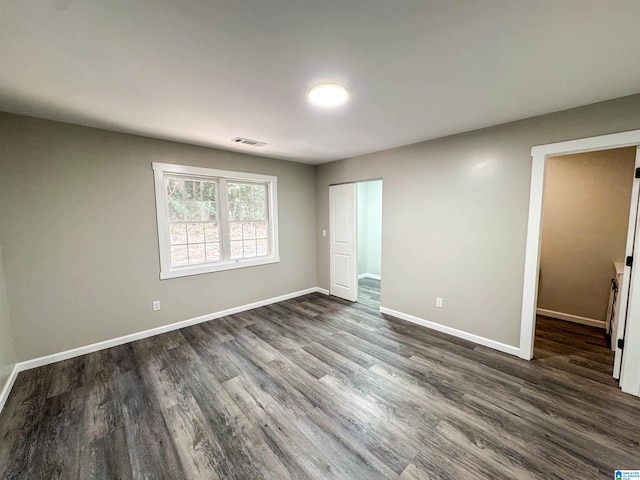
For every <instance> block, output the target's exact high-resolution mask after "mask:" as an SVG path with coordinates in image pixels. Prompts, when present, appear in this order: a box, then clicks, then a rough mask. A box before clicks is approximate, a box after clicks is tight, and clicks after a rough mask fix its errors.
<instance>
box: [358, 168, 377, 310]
mask: <svg viewBox="0 0 640 480" xmlns="http://www.w3.org/2000/svg"><path fill="white" fill-rule="evenodd" d="M356 212H357V213H356V217H357V226H356V229H357V232H356V236H357V239H358V241H357V251H358V255H357V270H358V303H362V304H365V305H368V306H370V307H372V308H374V309H376V310H378V309H379V308H380V282H381V280H382V276H381V273H382V180H370V181H366V182H359V183H357V184H356Z"/></svg>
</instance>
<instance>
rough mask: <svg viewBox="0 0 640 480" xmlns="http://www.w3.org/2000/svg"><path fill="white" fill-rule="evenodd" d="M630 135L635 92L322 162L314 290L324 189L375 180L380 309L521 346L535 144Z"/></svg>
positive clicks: (323, 244) (321, 268)
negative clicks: (380, 195)
mask: <svg viewBox="0 0 640 480" xmlns="http://www.w3.org/2000/svg"><path fill="white" fill-rule="evenodd" d="M460 114H461V115H463V114H464V112H460ZM634 129H640V95H635V96H631V97H625V98H621V99H616V100H613V101H609V102H603V103H599V104H595V105H590V106H587V107H581V108H577V109H573V110H567V111H564V112H559V113H555V114H550V115H545V116H541V117H536V118H531V119H527V120H522V121H519V122H513V123H509V124H505V125H500V126H496V127H492V128H487V129H483V130H477V131H474V132H469V133H464V134H460V135H455V136H451V137H446V138H441V139H437V140H433V141H429V142H424V143H419V144H415V145H408V146H405V147H400V148H395V149H392V150H386V151H382V152H378V153H374V154H370V155H364V156H360V157H355V158H351V159H346V160H341V161H337V162H332V163H328V164H324V165H321V166H320V167H318V172H317V191H316V198H317V201H318V215H317V219H318V224H317V238H318V239H319V240H318V284H319V286H320V287H323V288H328V284H329V270H328V267H329V244H328V238H329V236H327V237H322V236H321V235H320V233H321V231H322V229H328V228H329V216H328V215H329V214H328V205H329V200H328V191H329V185H330V184H334V183H341V182H349V181H358V180H365V179H369V178H378V177H381V178H382V179H383V182H384V202H383V215H382V222H383V230H382V271H383V272H384V282H383V283H382V299H381V302H382V305H383V306H385V307H387V308H391V309H394V310H397V311H400V312H403V313H407V314H410V315H415V316H418V317H421V318H424V319H427V320H430V321H433V322H437V323H440V324H443V325H447V326H450V327H453V328H457V329H460V330H464V331H466V332H470V333H474V334H476V335H480V336H483V337H486V338H489V339H492V340H496V341H499V342H502V343H505V344H508V345H513V346H518V344H519V335H520V321H521V307H522V288H523V275H524V255H525V243H526V234H527V217H528V204H529V187H530V180H531V147H532V146H533V145H540V144H546V143H553V142H557V141H562V140H570V139H576V138H582V137H590V136H595V135H601V134H606V133H613V132H620V131H625V130H634ZM436 296H439V297H443V299H444V308H436V307H435V297H436Z"/></svg>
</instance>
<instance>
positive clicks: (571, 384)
mask: <svg viewBox="0 0 640 480" xmlns="http://www.w3.org/2000/svg"><path fill="white" fill-rule="evenodd" d="M368 288H369V287H368ZM362 293H363V295H364V293H365V289H363V290H362ZM372 295H373V294H372ZM370 300H371V302H372V304H374V303H375V301H374V298H373V297H371V298H370ZM375 308H377V305H376V307H375ZM375 308H372V307H371V306H370V305H367V302H366V301H364V300H363V301H362V302H359V303H357V304H349V303H348V302H343V301H341V300H338V299H336V298H332V297H326V296H323V295H320V294H313V295H308V296H305V297H300V298H297V299H294V300H289V301H286V302H282V303H280V304H275V305H270V306H266V307H262V308H258V309H255V310H252V311H249V312H245V313H241V314H237V315H233V316H230V317H226V318H223V319H218V320H214V321H211V322H207V323H203V324H200V325H196V326H192V327H189V328H185V329H182V330H179V331H175V332H170V333H166V334H163V335H160V336H157V337H153V338H148V339H145V340H141V341H138V342H133V343H130V344H126V345H122V346H119V347H115V348H112V349H108V350H103V351H100V352H96V353H93V354H89V355H85V356H82V357H78V358H74V359H71V360H67V361H64V362H60V363H57V364H54V365H48V366H45V367H42V368H38V369H34V370H30V371H27V372H23V373H21V374H20V375H19V377H18V379H17V381H16V383H15V386H14V388H13V391H12V392H11V395H10V397H9V399H8V402H7V404H6V407H5V409H4V411H3V412H2V414H1V415H0V478H3V479H5V478H25V479H51V478H64V479H76V478H79V479H83V480H84V479H93V478H101V479H115V478H118V479H128V478H136V479H138V478H148V479H163V478H170V479H181V478H199V479H228V478H238V479H251V480H253V479H262V478H265V479H277V480H281V479H296V480H298V479H306V478H313V479H325V478H328V479H367V480H370V479H377V478H384V479H392V478H400V479H404V480H409V479H502V478H504V479H507V478H508V479H533V478H545V479H587V478H588V479H597V478H603V479H605V478H606V479H608V478H613V471H614V469H616V468H627V469H630V468H640V447H639V442H640V428H639V427H640V399H638V398H634V397H631V396H628V395H625V394H623V393H621V392H620V391H619V390H618V389H617V387H614V386H613V385H611V384H607V382H603V381H602V380H603V378H600V376H597V375H596V376H595V377H594V378H592V376H591V374H586V375H585V371H586V370H585V369H588V370H589V371H595V372H597V373H603V374H604V373H606V372H602V371H598V369H597V368H590V367H591V366H593V365H596V366H597V365H599V364H600V358H599V357H598V355H599V353H598V350H597V349H595V347H594V351H593V352H590V353H589V354H588V355H582V354H579V353H577V350H578V347H577V346H574V347H572V348H575V349H576V350H575V351H574V352H573V353H567V352H565V354H563V355H560V356H559V355H558V353H559V352H558V351H557V350H558V349H560V347H559V346H557V345H556V343H558V342H557V340H558V338H560V337H562V335H563V332H562V330H563V328H562V325H560V326H554V325H553V324H552V323H549V322H547V321H546V320H545V321H543V322H541V325H544V334H543V331H542V329H541V330H540V332H541V336H540V339H541V341H542V340H544V342H542V343H540V344H539V345H538V347H539V349H538V350H537V352H536V353H537V354H538V356H539V359H536V360H534V361H532V362H525V361H522V360H520V359H518V358H515V357H512V356H509V355H506V354H502V353H499V352H496V351H493V350H490V349H488V348H484V347H481V346H478V345H475V344H473V343H470V342H467V341H465V340H461V339H458V338H454V337H450V336H447V335H444V334H441V333H438V332H434V331H431V330H428V329H426V328H422V327H419V326H416V325H412V324H409V323H406V322H403V321H400V320H396V319H393V318H391V317H386V316H382V315H380V314H379V313H378V312H377V311H376V310H375ZM589 348H591V347H589Z"/></svg>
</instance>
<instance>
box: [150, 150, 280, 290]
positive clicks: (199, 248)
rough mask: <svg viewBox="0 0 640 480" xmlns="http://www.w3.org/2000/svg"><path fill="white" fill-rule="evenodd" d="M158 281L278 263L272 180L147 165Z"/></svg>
mask: <svg viewBox="0 0 640 480" xmlns="http://www.w3.org/2000/svg"><path fill="white" fill-rule="evenodd" d="M153 171H154V178H155V188H156V211H157V215H158V239H159V243H160V278H161V279H165V278H174V277H182V276H186V275H197V274H200V273H208V272H216V271H219V270H228V269H231V268H242V267H249V266H254V265H264V264H267V263H275V262H279V261H280V258H279V254H278V222H277V215H276V212H277V195H276V187H277V177H271V176H267V175H257V174H251V173H239V172H229V171H225V170H212V169H208V168H197V167H186V166H182V165H170V164H166V163H155V162H154V163H153Z"/></svg>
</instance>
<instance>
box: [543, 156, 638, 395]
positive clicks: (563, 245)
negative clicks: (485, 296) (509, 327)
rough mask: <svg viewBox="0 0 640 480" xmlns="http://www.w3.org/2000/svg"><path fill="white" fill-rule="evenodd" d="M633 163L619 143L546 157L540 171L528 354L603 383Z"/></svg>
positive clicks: (610, 369)
mask: <svg viewBox="0 0 640 480" xmlns="http://www.w3.org/2000/svg"><path fill="white" fill-rule="evenodd" d="M635 163H636V148H635V147H625V148H617V149H608V150H598V151H592V152H583V153H576V154H569V155H555V156H550V157H548V158H547V164H546V168H545V178H544V185H545V189H544V195H543V200H542V232H541V233H542V238H541V245H540V268H539V278H538V298H537V308H536V313H537V318H536V331H535V340H534V359H535V360H536V361H539V362H541V363H544V364H545V365H547V366H550V367H552V368H558V369H559V370H562V371H566V372H570V373H572V374H575V375H579V376H583V377H586V378H589V379H591V380H594V381H598V382H600V383H604V384H608V385H615V384H616V383H617V382H616V381H615V379H614V376H616V377H617V375H614V354H615V340H614V341H613V342H612V341H611V338H614V339H615V338H616V336H617V327H618V322H616V320H617V319H618V318H617V317H618V315H617V313H618V310H619V309H620V301H619V300H620V295H619V292H620V289H621V288H622V284H623V282H622V276H623V270H624V261H625V252H626V245H627V237H628V235H631V238H630V240H631V242H633V237H634V234H635V230H634V229H633V228H632V229H631V230H629V228H628V227H629V223H630V212H631V205H632V203H633V204H634V205H635V206H637V204H638V198H633V199H632V190H633V184H634V177H635ZM631 223H632V225H634V224H635V221H631Z"/></svg>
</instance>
